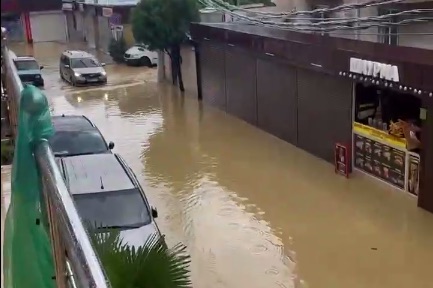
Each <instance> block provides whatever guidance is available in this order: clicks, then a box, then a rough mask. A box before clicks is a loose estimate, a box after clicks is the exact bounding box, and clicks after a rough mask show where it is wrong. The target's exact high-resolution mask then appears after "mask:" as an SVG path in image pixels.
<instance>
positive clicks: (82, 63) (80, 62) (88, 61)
mask: <svg viewBox="0 0 433 288" xmlns="http://www.w3.org/2000/svg"><path fill="white" fill-rule="evenodd" d="M100 66H101V64H99V62H98V61H96V60H95V59H92V58H72V59H71V68H92V67H100Z"/></svg>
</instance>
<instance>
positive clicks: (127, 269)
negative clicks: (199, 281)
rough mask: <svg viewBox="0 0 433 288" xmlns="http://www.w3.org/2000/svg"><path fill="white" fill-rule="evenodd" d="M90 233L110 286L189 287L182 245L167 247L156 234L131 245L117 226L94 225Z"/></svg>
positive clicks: (184, 251) (187, 268) (184, 250)
mask: <svg viewBox="0 0 433 288" xmlns="http://www.w3.org/2000/svg"><path fill="white" fill-rule="evenodd" d="M90 236H91V239H92V242H93V245H94V247H95V249H96V251H97V253H98V255H99V258H100V260H101V262H102V265H103V266H104V269H105V272H106V273H107V276H108V278H109V280H110V282H111V286H112V287H113V288H187V287H191V280H190V275H189V264H190V262H191V260H190V256H189V255H188V254H187V253H186V247H185V246H184V245H182V244H177V245H175V246H174V247H173V248H170V249H169V248H168V247H167V245H166V244H165V242H164V240H163V239H162V238H161V237H160V236H159V235H156V234H155V235H152V236H150V237H149V238H148V239H147V240H146V241H145V243H144V245H142V246H140V247H139V248H135V247H130V246H129V245H127V244H125V243H123V240H122V239H121V238H120V232H119V231H117V230H106V229H104V230H101V229H93V231H92V233H90Z"/></svg>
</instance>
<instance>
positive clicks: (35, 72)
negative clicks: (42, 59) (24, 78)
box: [17, 69, 41, 75]
mask: <svg viewBox="0 0 433 288" xmlns="http://www.w3.org/2000/svg"><path fill="white" fill-rule="evenodd" d="M17 74H18V75H41V70H39V69H33V70H21V71H17Z"/></svg>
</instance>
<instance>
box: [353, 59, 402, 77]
mask: <svg viewBox="0 0 433 288" xmlns="http://www.w3.org/2000/svg"><path fill="white" fill-rule="evenodd" d="M350 72H352V73H357V74H362V75H364V76H371V77H377V78H381V79H385V80H389V81H394V82H399V81H400V77H399V74H398V67H397V66H396V65H390V64H385V63H380V62H374V61H369V60H364V59H359V58H350Z"/></svg>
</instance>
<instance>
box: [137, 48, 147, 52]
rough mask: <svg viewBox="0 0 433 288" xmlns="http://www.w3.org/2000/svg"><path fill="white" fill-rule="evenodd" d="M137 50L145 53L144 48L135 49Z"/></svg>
mask: <svg viewBox="0 0 433 288" xmlns="http://www.w3.org/2000/svg"><path fill="white" fill-rule="evenodd" d="M137 49H138V51H141V52H144V51H146V50H145V49H144V48H141V47H137Z"/></svg>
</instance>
